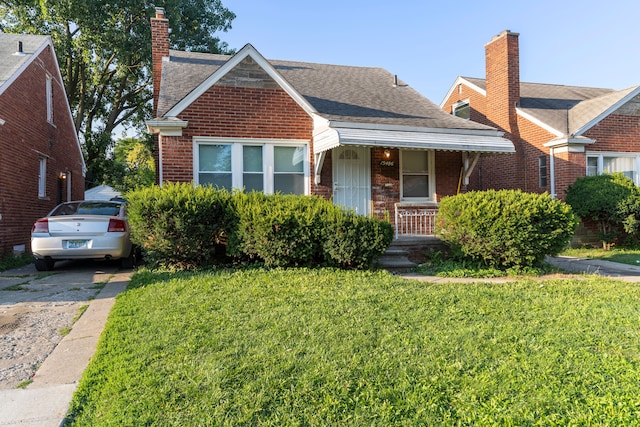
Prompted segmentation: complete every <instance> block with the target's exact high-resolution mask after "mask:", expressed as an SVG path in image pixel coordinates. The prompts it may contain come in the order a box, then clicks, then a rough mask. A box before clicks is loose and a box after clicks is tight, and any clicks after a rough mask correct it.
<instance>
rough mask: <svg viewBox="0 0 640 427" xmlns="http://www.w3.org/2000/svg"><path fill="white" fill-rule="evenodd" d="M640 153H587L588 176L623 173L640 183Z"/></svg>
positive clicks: (635, 182) (636, 183) (637, 183)
mask: <svg viewBox="0 0 640 427" xmlns="http://www.w3.org/2000/svg"><path fill="white" fill-rule="evenodd" d="M638 171H640V153H604V152H603V153H594V152H591V153H587V171H586V173H587V176H594V175H602V174H607V173H622V174H623V175H624V176H626V177H627V178H629V179H631V180H632V181H633V182H634V184H635V185H640V174H639V173H638Z"/></svg>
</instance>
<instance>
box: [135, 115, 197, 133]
mask: <svg viewBox="0 0 640 427" xmlns="http://www.w3.org/2000/svg"><path fill="white" fill-rule="evenodd" d="M145 124H146V125H147V130H148V131H149V132H150V133H154V134H159V135H161V136H182V129H184V128H186V127H187V126H188V125H189V122H187V121H185V120H180V119H178V118H176V117H169V118H157V119H153V120H147V121H146V122H145Z"/></svg>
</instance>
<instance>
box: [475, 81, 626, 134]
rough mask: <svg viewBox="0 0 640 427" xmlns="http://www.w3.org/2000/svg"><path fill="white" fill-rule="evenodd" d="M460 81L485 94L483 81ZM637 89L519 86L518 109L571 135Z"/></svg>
mask: <svg viewBox="0 0 640 427" xmlns="http://www.w3.org/2000/svg"><path fill="white" fill-rule="evenodd" d="M463 79H465V80H467V81H469V82H471V83H472V84H474V85H475V86H477V87H479V88H480V89H482V90H486V80H485V79H479V78H472V77H463ZM637 88H638V86H634V87H631V88H628V89H624V90H614V89H605V88H593V87H582V86H565V85H553V84H541V83H525V82H521V83H520V104H519V105H518V108H519V109H520V110H521V111H522V112H524V113H526V114H528V115H530V116H531V117H534V118H536V119H537V120H539V121H540V122H542V123H545V124H547V125H548V126H550V127H552V128H553V129H555V130H557V131H558V132H560V133H562V134H565V135H572V134H574V133H575V132H576V131H578V130H579V129H580V128H582V127H583V126H584V125H586V124H587V123H589V122H590V121H591V120H593V119H595V118H597V117H598V116H599V115H601V114H602V113H604V112H605V111H606V110H607V109H609V108H610V107H611V106H613V105H615V104H616V103H617V102H619V101H620V100H622V99H623V98H624V97H626V96H627V95H629V94H630V93H631V92H633V91H634V90H636V89H637Z"/></svg>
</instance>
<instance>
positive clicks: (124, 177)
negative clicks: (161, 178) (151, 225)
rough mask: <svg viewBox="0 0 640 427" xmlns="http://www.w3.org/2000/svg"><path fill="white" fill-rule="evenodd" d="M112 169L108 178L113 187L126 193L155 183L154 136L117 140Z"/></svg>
mask: <svg viewBox="0 0 640 427" xmlns="http://www.w3.org/2000/svg"><path fill="white" fill-rule="evenodd" d="M111 161H112V166H111V171H110V174H109V176H108V178H107V179H106V181H107V183H109V185H111V186H112V187H113V188H116V189H117V190H119V191H121V192H123V193H126V192H127V191H130V190H134V189H137V188H140V187H148V186H150V185H153V184H154V183H155V179H156V173H155V167H154V162H153V137H152V136H151V135H147V137H146V138H145V139H137V138H124V139H120V140H118V141H116V143H115V146H114V149H113V158H112V159H111Z"/></svg>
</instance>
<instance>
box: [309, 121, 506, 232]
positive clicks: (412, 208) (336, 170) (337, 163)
mask: <svg viewBox="0 0 640 427" xmlns="http://www.w3.org/2000/svg"><path fill="white" fill-rule="evenodd" d="M345 150H348V151H346V152H345ZM514 152H515V148H514V146H513V144H512V142H511V141H509V140H508V139H505V138H504V137H503V133H502V132H500V131H497V130H494V129H473V130H469V129H446V128H417V127H404V126H380V125H379V126H373V127H372V126H371V125H366V124H361V123H344V122H333V121H327V122H324V123H322V125H320V126H318V122H316V128H315V132H314V138H313V153H312V154H313V160H314V169H313V175H314V176H313V182H314V184H315V185H316V186H324V188H328V189H331V191H330V194H331V197H332V199H333V201H334V203H336V204H340V205H343V206H345V207H347V208H350V209H353V210H355V211H356V212H357V213H359V214H365V215H376V216H378V217H388V218H389V219H390V221H392V223H393V226H394V229H395V238H396V239H401V238H411V237H421V236H422V237H425V236H426V237H429V236H434V234H435V233H434V232H435V217H436V214H437V212H438V204H439V200H440V199H441V198H442V197H445V196H450V195H455V194H458V193H460V192H461V191H464V188H465V187H466V186H467V185H468V184H469V178H470V176H471V173H472V172H473V170H474V168H475V166H476V164H477V162H478V160H479V158H480V156H481V155H483V154H485V155H494V154H510V153H514ZM345 154H346V155H345ZM347 159H348V160H347ZM355 159H359V161H358V162H356V161H355ZM363 159H364V160H363ZM325 166H326V168H325ZM329 171H331V172H330V173H328V172H329ZM356 189H357V191H356ZM345 193H347V194H349V195H353V196H352V198H353V201H350V200H349V197H347V198H345V197H344V196H343V195H344V194H345Z"/></svg>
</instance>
